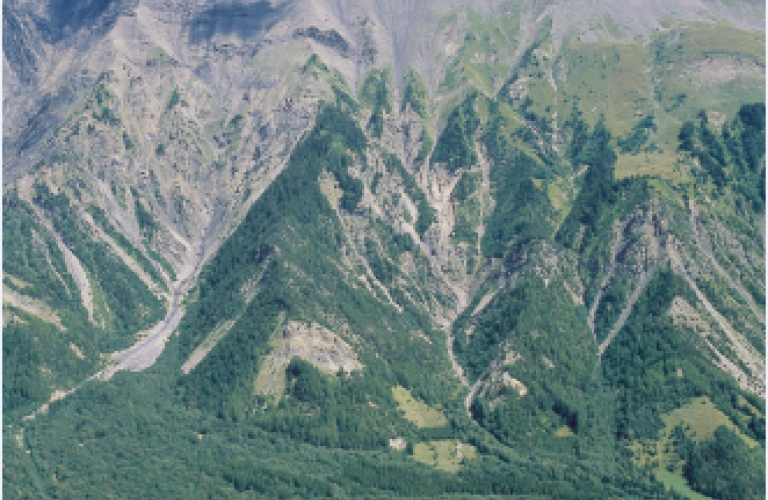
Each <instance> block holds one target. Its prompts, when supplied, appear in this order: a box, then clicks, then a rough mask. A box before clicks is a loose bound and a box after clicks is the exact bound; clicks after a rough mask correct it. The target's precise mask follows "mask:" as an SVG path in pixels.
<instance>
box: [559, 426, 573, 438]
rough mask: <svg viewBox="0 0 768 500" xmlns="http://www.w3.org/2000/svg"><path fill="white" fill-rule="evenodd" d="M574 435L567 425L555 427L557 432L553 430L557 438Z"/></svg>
mask: <svg viewBox="0 0 768 500" xmlns="http://www.w3.org/2000/svg"><path fill="white" fill-rule="evenodd" d="M575 435H576V434H574V433H573V431H572V430H571V428H570V427H568V426H567V425H564V426H562V427H560V428H559V429H557V432H555V436H557V437H559V438H565V437H572V436H575Z"/></svg>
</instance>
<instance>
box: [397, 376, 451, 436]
mask: <svg viewBox="0 0 768 500" xmlns="http://www.w3.org/2000/svg"><path fill="white" fill-rule="evenodd" d="M392 396H393V397H394V398H395V401H397V407H398V409H399V410H400V411H401V412H403V413H404V414H405V418H406V420H408V421H409V422H412V423H413V424H415V425H416V427H419V428H420V429H424V428H428V427H443V426H445V425H446V424H447V423H448V419H446V418H445V415H444V414H443V412H441V411H440V410H436V409H434V408H432V407H431V406H429V405H428V404H426V403H424V402H423V401H419V400H418V399H415V398H414V397H413V395H411V392H410V391H409V390H408V389H406V388H405V387H402V386H399V385H398V386H397V387H393V388H392Z"/></svg>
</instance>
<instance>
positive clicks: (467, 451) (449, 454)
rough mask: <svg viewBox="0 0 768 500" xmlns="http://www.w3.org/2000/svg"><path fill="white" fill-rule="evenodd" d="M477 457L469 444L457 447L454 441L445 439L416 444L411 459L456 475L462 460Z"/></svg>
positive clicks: (475, 451) (473, 448)
mask: <svg viewBox="0 0 768 500" xmlns="http://www.w3.org/2000/svg"><path fill="white" fill-rule="evenodd" d="M475 457H477V450H476V449H475V447H474V446H472V445H469V444H461V447H459V446H458V444H457V442H456V441H453V440H451V439H446V440H442V441H429V442H427V443H417V444H416V445H415V446H414V447H413V459H414V460H416V461H417V462H421V463H423V464H426V465H429V466H431V467H434V468H436V469H440V470H443V471H445V472H452V473H456V472H458V471H459V469H461V464H462V462H463V461H464V460H472V459H473V458H475Z"/></svg>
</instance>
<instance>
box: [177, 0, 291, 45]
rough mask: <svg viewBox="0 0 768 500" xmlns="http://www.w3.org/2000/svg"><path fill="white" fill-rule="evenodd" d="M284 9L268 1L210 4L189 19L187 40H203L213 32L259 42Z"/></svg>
mask: <svg viewBox="0 0 768 500" xmlns="http://www.w3.org/2000/svg"><path fill="white" fill-rule="evenodd" d="M283 10H284V9H283V7H277V8H274V7H272V5H271V4H270V2H267V1H263V2H256V3H245V2H231V3H222V4H216V5H212V6H211V7H209V8H207V9H205V10H202V11H200V12H199V13H197V14H196V15H195V16H194V17H193V18H192V20H191V21H190V22H189V41H190V43H192V44H200V43H205V42H208V41H210V40H211V39H212V38H213V37H214V36H215V35H234V36H237V37H238V38H240V39H241V40H245V39H249V40H251V41H258V39H260V38H261V36H262V35H263V33H264V32H265V31H266V30H268V29H269V28H270V27H271V26H272V25H273V24H274V23H275V22H277V20H278V19H279V18H280V15H281V13H282V12H283Z"/></svg>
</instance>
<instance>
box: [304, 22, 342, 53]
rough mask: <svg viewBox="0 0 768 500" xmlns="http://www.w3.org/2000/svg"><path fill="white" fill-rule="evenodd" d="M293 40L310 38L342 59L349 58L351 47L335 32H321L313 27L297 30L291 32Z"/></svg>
mask: <svg viewBox="0 0 768 500" xmlns="http://www.w3.org/2000/svg"><path fill="white" fill-rule="evenodd" d="M293 36H294V38H304V37H306V38H311V39H313V40H315V41H316V42H318V43H320V44H322V45H325V46H326V47H329V48H331V49H333V50H335V51H337V52H338V53H339V54H341V55H342V56H343V57H349V56H350V55H351V53H352V46H351V45H350V43H349V42H347V41H346V40H345V39H344V37H343V36H341V35H340V34H339V32H338V31H336V30H321V29H318V28H316V27H315V26H310V27H309V28H299V29H297V30H296V31H294V32H293Z"/></svg>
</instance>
